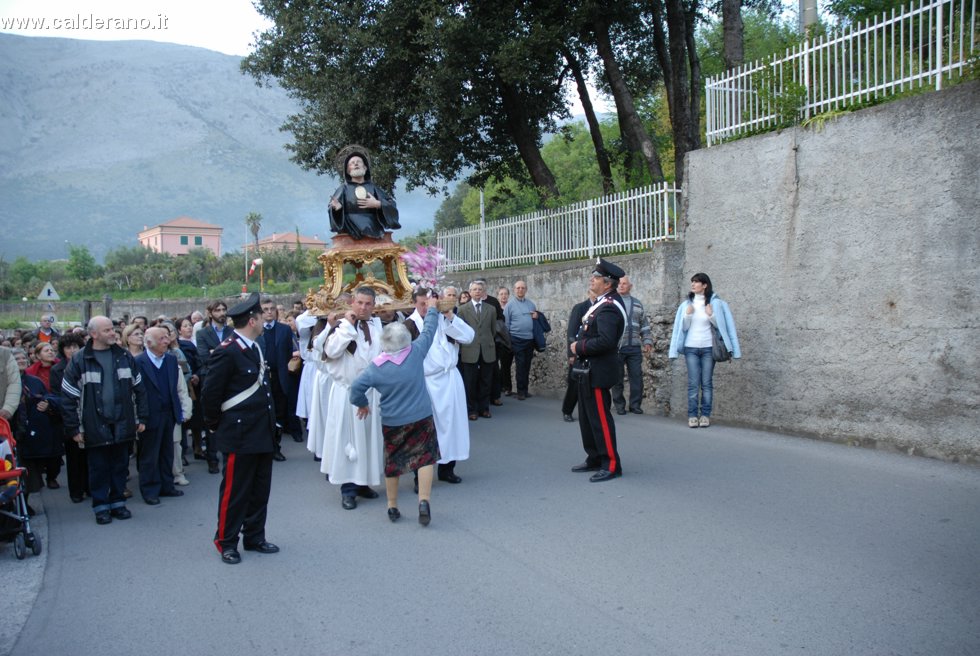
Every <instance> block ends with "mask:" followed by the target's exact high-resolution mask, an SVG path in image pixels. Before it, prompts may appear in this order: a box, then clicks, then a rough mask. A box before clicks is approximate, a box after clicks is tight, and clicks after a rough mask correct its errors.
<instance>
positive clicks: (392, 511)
mask: <svg viewBox="0 0 980 656" xmlns="http://www.w3.org/2000/svg"><path fill="white" fill-rule="evenodd" d="M401 517H402V514H401V513H400V512H398V508H389V509H388V519H390V520H391V521H393V522H397V521H398V520H399V519H401Z"/></svg>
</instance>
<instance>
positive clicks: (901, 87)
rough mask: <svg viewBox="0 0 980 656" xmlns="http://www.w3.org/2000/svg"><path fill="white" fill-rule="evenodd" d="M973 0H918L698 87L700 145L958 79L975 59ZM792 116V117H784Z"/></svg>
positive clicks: (975, 41) (716, 77)
mask: <svg viewBox="0 0 980 656" xmlns="http://www.w3.org/2000/svg"><path fill="white" fill-rule="evenodd" d="M978 42H980V38H978V34H977V22H976V0H918V1H917V2H916V1H913V2H910V3H909V5H908V6H907V7H903V8H902V9H901V10H900V11H897V12H896V11H895V10H894V9H893V10H892V12H891V15H890V16H889V15H885V14H882V15H881V16H879V17H878V18H876V19H874V20H870V21H868V22H866V23H860V22H859V23H858V24H857V25H855V26H853V27H851V28H849V29H846V30H844V31H843V32H841V33H837V34H828V35H826V36H821V37H818V38H817V39H815V40H812V41H811V40H809V39H807V40H805V41H804V42H803V43H801V44H799V45H798V46H796V47H794V48H791V49H788V50H787V51H786V53H785V55H784V56H783V57H778V56H775V55H774V56H773V57H772V58H770V59H767V60H763V61H757V62H753V63H751V64H746V65H744V66H740V67H738V68H735V69H732V70H731V71H728V72H727V73H724V74H722V75H719V76H715V77H710V78H708V80H707V81H706V83H705V103H706V111H705V113H706V116H705V118H706V121H707V143H708V145H709V146H711V145H712V144H713V143H718V142H720V141H723V140H726V139H730V138H732V137H736V136H739V135H741V134H745V133H747V132H752V131H755V130H759V129H762V128H769V127H773V126H778V125H781V124H787V123H793V122H796V121H797V120H802V119H806V118H809V117H811V116H814V115H816V114H820V113H823V112H827V111H831V110H835V109H839V108H842V107H846V106H848V105H853V104H856V103H861V102H867V101H869V100H873V99H875V98H879V97H883V96H888V95H891V94H894V93H901V92H903V91H907V90H911V89H913V88H919V87H924V86H934V87H935V88H936V89H941V88H942V86H943V80H944V79H945V80H950V79H952V78H953V77H954V76H959V75H961V74H962V72H963V69H964V68H966V67H968V66H969V65H970V62H971V59H973V60H975V59H976V57H977V52H976V49H977V47H978ZM790 114H795V115H790Z"/></svg>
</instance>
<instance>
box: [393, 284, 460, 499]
mask: <svg viewBox="0 0 980 656" xmlns="http://www.w3.org/2000/svg"><path fill="white" fill-rule="evenodd" d="M445 291H446V292H448V294H445V296H446V297H447V298H453V299H455V297H456V289H455V288H454V287H447V288H446V290H445ZM428 295H429V290H428V289H425V288H422V287H420V288H418V289H416V290H415V291H414V292H413V293H412V300H413V301H414V302H415V312H413V313H412V314H411V316H409V317H408V319H407V320H406V321H405V325H406V327H407V328H408V330H409V332H410V333H411V334H412V339H415V337H417V336H418V335H419V333H420V332H421V331H422V324H423V322H424V321H425V314H426V312H427V311H428V306H427V304H426V298H427V297H428ZM474 335H475V333H474V332H473V328H472V327H471V326H470V325H469V324H467V323H466V322H465V321H463V320H462V319H459V318H457V317H456V315H455V314H454V313H453V311H452V310H450V311H448V312H445V313H444V314H443V316H442V317H440V318H439V327H438V329H437V330H436V336H435V338H434V339H433V340H432V346H431V347H430V348H429V352H428V353H427V354H426V356H425V362H424V369H425V386H426V387H427V388H428V390H429V398H431V399H432V417H433V419H434V420H435V424H436V437H437V438H438V440H439V453H440V455H441V456H442V457H441V459H440V460H439V468H438V477H439V480H440V481H445V482H447V483H461V482H462V481H463V479H462V478H460V477H459V476H457V475H456V472H455V468H456V462H457V461H458V460H467V459H468V458H469V457H470V426H469V420H468V419H467V418H466V389H465V388H464V387H463V377H462V376H461V375H460V373H459V369H458V368H457V366H456V364H457V363H458V362H459V345H460V344H469V343H470V342H472V341H473V337H474Z"/></svg>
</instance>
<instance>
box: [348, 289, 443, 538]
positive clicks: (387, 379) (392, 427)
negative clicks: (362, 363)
mask: <svg viewBox="0 0 980 656" xmlns="http://www.w3.org/2000/svg"><path fill="white" fill-rule="evenodd" d="M438 303H439V301H438V299H436V298H432V297H430V298H429V299H428V306H429V309H430V310H432V308H437V307H438ZM438 325H439V312H438V311H430V312H428V313H426V315H425V323H424V328H423V330H422V332H421V334H420V335H419V337H418V339H416V340H415V341H414V342H413V341H412V336H411V334H410V333H409V332H408V328H406V327H405V326H404V325H403V324H401V323H397V322H396V323H390V324H388V325H387V326H385V328H384V332H383V333H382V334H381V351H382V352H381V355H379V356H378V357H376V358H374V360H372V361H371V365H370V366H369V367H368V368H367V369H365V370H364V372H363V373H362V374H361V375H360V376H358V377H357V379H356V380H355V381H354V384H353V385H351V389H350V401H351V403H352V404H354V405H355V406H357V416H358V418H361V419H363V418H364V417H366V416H367V415H368V412H369V408H368V399H367V394H366V392H367V390H368V389H370V388H372V387H373V388H374V389H375V390H377V391H378V394H379V395H380V397H381V432H382V435H383V436H384V450H385V491H386V492H387V495H388V519H390V520H391V521H392V522H395V521H398V518H399V517H401V513H400V512H399V510H398V478H399V476H401V475H402V474H405V473H408V472H409V471H414V472H418V477H419V524H421V525H422V526H428V525H429V521H430V520H431V518H432V515H431V509H430V507H429V501H430V497H431V493H432V474H433V468H434V465H435V463H436V462H437V461H438V460H439V442H438V440H437V438H436V427H435V423H434V421H433V419H432V401H431V400H430V399H429V392H428V391H427V389H426V386H425V372H424V369H423V368H422V362H423V360H425V355H426V353H428V352H429V347H430V346H431V345H432V339H433V337H434V336H435V334H436V329H437V327H438Z"/></svg>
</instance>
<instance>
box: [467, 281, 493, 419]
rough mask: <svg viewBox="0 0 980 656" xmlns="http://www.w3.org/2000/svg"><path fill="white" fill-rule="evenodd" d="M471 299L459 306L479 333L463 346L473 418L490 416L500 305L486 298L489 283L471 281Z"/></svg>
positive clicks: (470, 414)
mask: <svg viewBox="0 0 980 656" xmlns="http://www.w3.org/2000/svg"><path fill="white" fill-rule="evenodd" d="M469 289H470V302H469V303H467V304H466V305H464V306H462V307H460V308H459V313H458V314H459V318H460V319H462V320H463V321H465V322H466V323H467V324H469V326H470V327H471V328H472V329H473V332H474V333H476V336H475V337H474V338H473V341H472V342H470V343H469V344H462V345H460V347H459V359H460V362H462V363H463V386H464V387H465V388H466V409H467V412H468V416H469V419H470V421H475V420H476V418H477V416H478V415H479V416H480V417H485V418H487V419H489V418H490V389H491V387H492V385H493V370H494V367H496V366H497V351H496V347H495V344H494V337H495V335H496V334H497V308H496V307H494V306H492V305H490V304H489V303H488V302H485V297H486V284H485V283H483V282H482V281H479V280H476V281H473V282H471V283H470V288H469Z"/></svg>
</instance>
